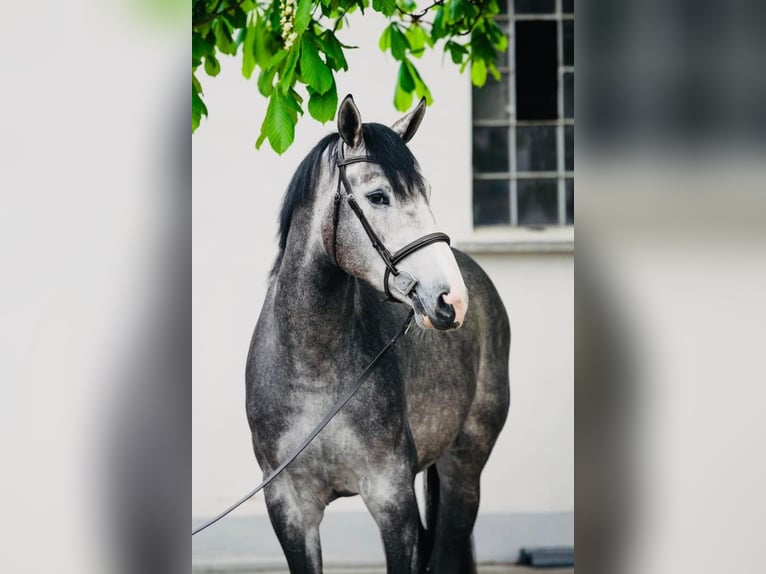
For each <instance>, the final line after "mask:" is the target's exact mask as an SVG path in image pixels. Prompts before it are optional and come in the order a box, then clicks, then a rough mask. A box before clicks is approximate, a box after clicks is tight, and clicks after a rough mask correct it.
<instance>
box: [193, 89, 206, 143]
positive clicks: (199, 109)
mask: <svg viewBox="0 0 766 574" xmlns="http://www.w3.org/2000/svg"><path fill="white" fill-rule="evenodd" d="M200 93H201V92H200V91H198V90H197V87H196V86H195V85H194V83H193V82H192V133H194V131H195V130H196V129H197V128H198V127H199V123H200V120H201V119H202V116H206V117H207V106H206V105H205V102H203V101H202V98H201V97H200Z"/></svg>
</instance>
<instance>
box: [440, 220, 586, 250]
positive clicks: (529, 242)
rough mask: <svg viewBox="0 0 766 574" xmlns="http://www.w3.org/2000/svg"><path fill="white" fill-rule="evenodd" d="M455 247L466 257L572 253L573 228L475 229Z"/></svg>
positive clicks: (457, 242) (455, 244)
mask: <svg viewBox="0 0 766 574" xmlns="http://www.w3.org/2000/svg"><path fill="white" fill-rule="evenodd" d="M454 246H455V247H456V248H457V249H460V250H461V251H465V252H466V253H468V254H492V253H574V227H573V226H571V225H568V226H563V227H542V228H530V227H477V228H475V229H474V230H473V233H471V234H470V235H468V236H466V237H462V238H460V239H458V240H456V241H455V242H454Z"/></svg>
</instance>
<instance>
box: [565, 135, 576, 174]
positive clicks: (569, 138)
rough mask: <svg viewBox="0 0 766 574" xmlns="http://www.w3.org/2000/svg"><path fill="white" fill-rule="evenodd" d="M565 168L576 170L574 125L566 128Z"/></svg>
mask: <svg viewBox="0 0 766 574" xmlns="http://www.w3.org/2000/svg"><path fill="white" fill-rule="evenodd" d="M564 168H565V169H566V170H567V171H573V170H574V126H566V127H565V128H564Z"/></svg>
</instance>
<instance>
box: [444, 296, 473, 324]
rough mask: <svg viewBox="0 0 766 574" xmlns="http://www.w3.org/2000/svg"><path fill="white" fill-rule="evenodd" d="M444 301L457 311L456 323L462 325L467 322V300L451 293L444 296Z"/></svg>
mask: <svg viewBox="0 0 766 574" xmlns="http://www.w3.org/2000/svg"><path fill="white" fill-rule="evenodd" d="M442 300H443V301H444V302H445V303H447V305H452V307H453V309H455V322H456V323H458V324H460V325H462V324H463V321H464V320H465V312H466V310H467V309H468V306H467V305H466V301H465V299H464V298H463V297H461V296H460V295H459V294H456V293H455V292H454V291H450V292H449V293H447V294H445V295H442Z"/></svg>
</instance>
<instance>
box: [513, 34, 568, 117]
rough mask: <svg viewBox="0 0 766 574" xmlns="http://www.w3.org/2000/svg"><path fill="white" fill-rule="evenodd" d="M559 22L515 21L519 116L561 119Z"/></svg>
mask: <svg viewBox="0 0 766 574" xmlns="http://www.w3.org/2000/svg"><path fill="white" fill-rule="evenodd" d="M556 26H557V23H556V22H553V21H550V22H548V21H545V22H516V117H517V118H518V119H520V120H546V119H550V120H552V119H556V118H558V103H557V102H558V99H557V94H556V90H557V89H558V57H557V40H556Z"/></svg>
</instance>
